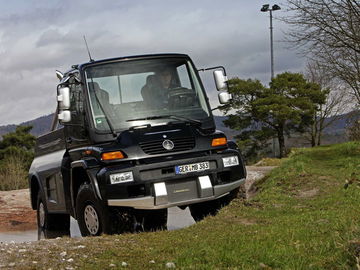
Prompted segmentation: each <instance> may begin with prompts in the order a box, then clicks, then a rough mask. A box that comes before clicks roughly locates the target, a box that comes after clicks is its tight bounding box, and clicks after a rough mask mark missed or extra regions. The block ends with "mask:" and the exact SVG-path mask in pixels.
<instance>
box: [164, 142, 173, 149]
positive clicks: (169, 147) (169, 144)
mask: <svg viewBox="0 0 360 270" xmlns="http://www.w3.org/2000/svg"><path fill="white" fill-rule="evenodd" d="M162 146H163V147H164V148H165V149H166V150H172V149H174V143H173V142H172V141H170V140H165V141H163V143H162Z"/></svg>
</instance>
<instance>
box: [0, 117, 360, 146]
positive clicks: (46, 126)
mask: <svg viewBox="0 0 360 270" xmlns="http://www.w3.org/2000/svg"><path fill="white" fill-rule="evenodd" d="M354 117H355V118H356V117H360V111H358V112H351V113H347V114H343V115H341V116H338V117H337V119H336V120H335V121H334V122H333V123H332V124H331V125H330V126H329V127H327V128H326V129H325V131H324V140H323V141H324V143H325V144H330V143H337V142H344V141H346V136H345V132H346V128H347V126H349V124H350V123H351V122H352V121H353V119H354ZM226 118H227V117H226V116H214V120H215V124H216V128H217V129H219V130H221V131H223V132H224V133H225V134H226V136H227V137H228V138H229V139H233V138H234V136H236V134H238V133H239V131H237V130H232V129H230V128H228V127H226V126H225V125H224V123H223V121H224V120H226ZM52 119H53V114H49V115H45V116H41V117H39V118H36V119H34V120H30V121H27V122H24V123H21V124H20V125H32V126H33V129H32V130H31V134H33V135H34V136H40V135H43V134H46V133H47V132H49V131H50V126H51V122H52ZM332 119H333V118H329V119H328V120H327V121H331V120H332ZM15 128H16V125H6V126H0V136H2V135H4V134H6V133H9V132H13V131H15ZM297 138H299V137H297Z"/></svg>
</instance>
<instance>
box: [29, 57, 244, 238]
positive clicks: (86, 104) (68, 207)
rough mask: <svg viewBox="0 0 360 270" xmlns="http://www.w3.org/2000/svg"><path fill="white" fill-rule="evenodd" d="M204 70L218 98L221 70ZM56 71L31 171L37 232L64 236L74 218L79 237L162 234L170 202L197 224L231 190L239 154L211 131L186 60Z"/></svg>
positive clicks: (240, 168)
mask: <svg viewBox="0 0 360 270" xmlns="http://www.w3.org/2000/svg"><path fill="white" fill-rule="evenodd" d="M210 69H214V70H215V71H214V77H215V82H216V86H217V89H218V90H219V100H220V103H222V104H224V103H226V102H228V101H229V99H230V98H231V96H230V95H229V94H228V92H227V84H226V80H227V79H226V73H225V70H224V69H223V68H222V67H216V68H210ZM57 76H58V78H59V79H60V83H59V84H58V86H57V102H58V105H57V112H56V113H55V117H54V120H53V124H52V128H51V131H50V132H49V133H48V134H45V135H43V136H40V137H39V138H38V139H37V142H36V147H35V159H34V161H33V163H32V165H31V168H30V171H29V187H30V193H31V205H32V208H33V209H34V210H37V219H38V227H39V229H41V230H48V231H51V230H57V231H64V232H69V227H70V216H72V217H74V218H75V219H76V220H77V221H78V224H79V228H80V231H81V234H82V235H83V236H87V235H92V236H93V235H99V234H102V233H106V234H111V233H121V232H124V231H138V230H144V231H153V230H161V229H166V223H167V208H169V207H173V206H178V207H180V208H182V209H185V208H186V207H189V209H190V212H191V215H192V216H193V218H194V219H195V220H196V221H198V220H201V219H202V218H204V217H205V216H207V215H213V214H215V213H216V212H217V211H218V210H219V209H220V208H221V207H222V206H223V205H226V204H228V203H229V202H230V201H231V200H232V199H233V198H235V197H236V196H237V193H238V191H239V188H240V186H241V185H242V184H243V182H244V181H245V178H246V170H245V166H244V162H243V159H242V157H241V154H240V151H239V149H238V148H237V146H236V144H235V143H234V142H232V141H228V140H227V138H226V136H225V135H224V133H223V132H221V131H218V130H216V127H215V123H214V119H213V115H212V110H211V108H210V106H209V100H208V98H207V96H206V93H205V91H204V87H203V85H202V82H201V80H200V77H199V73H198V70H197V69H196V68H195V66H194V64H193V62H192V61H191V59H190V58H189V56H187V55H184V54H156V55H140V56H130V57H121V58H113V59H105V60H99V61H94V60H90V61H89V62H87V63H84V64H81V65H73V66H72V67H71V69H70V70H69V71H67V72H66V73H64V74H63V73H61V72H60V71H57Z"/></svg>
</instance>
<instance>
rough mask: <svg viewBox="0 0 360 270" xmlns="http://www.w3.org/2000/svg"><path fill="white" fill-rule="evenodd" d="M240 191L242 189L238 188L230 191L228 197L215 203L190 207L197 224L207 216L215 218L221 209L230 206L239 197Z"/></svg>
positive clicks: (203, 203) (214, 201)
mask: <svg viewBox="0 0 360 270" xmlns="http://www.w3.org/2000/svg"><path fill="white" fill-rule="evenodd" d="M239 189H240V188H236V189H234V190H232V191H230V193H229V194H227V195H226V196H224V197H221V198H219V199H216V200H213V201H207V202H202V203H196V204H192V205H190V206H189V209H190V213H191V216H192V217H193V219H194V220H195V221H196V222H198V221H201V220H203V219H204V218H205V217H207V216H215V215H216V214H217V213H218V212H219V210H220V209H221V208H223V207H224V206H226V205H228V204H229V203H230V202H231V201H232V200H233V199H235V198H236V197H237V196H238V194H239Z"/></svg>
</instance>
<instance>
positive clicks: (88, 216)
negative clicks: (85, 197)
mask: <svg viewBox="0 0 360 270" xmlns="http://www.w3.org/2000/svg"><path fill="white" fill-rule="evenodd" d="M84 220H85V225H86V228H87V229H88V231H89V232H90V234H91V235H96V234H97V233H98V231H99V227H100V223H99V217H98V214H97V212H96V210H95V208H94V207H93V206H92V205H87V206H86V207H85V210H84Z"/></svg>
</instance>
